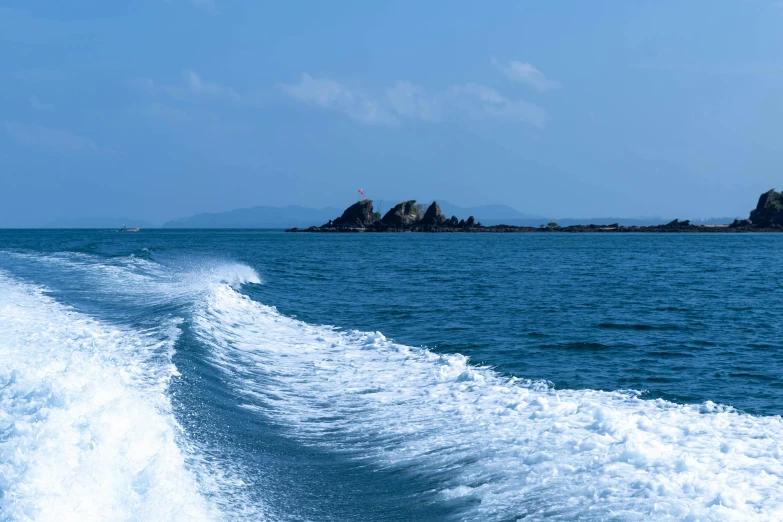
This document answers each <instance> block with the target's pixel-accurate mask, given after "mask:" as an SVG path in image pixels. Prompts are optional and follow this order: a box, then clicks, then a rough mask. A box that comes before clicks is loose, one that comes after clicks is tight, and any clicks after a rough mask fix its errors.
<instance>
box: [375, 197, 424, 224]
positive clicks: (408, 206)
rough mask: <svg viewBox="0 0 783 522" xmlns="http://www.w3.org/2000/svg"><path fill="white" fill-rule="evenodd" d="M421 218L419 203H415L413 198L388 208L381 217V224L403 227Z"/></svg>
mask: <svg viewBox="0 0 783 522" xmlns="http://www.w3.org/2000/svg"><path fill="white" fill-rule="evenodd" d="M420 219H421V205H417V204H416V200H415V199H411V200H408V201H403V202H402V203H398V204H396V205H395V206H394V208H392V209H391V210H389V211H388V212H387V213H386V215H385V216H383V219H381V224H382V225H387V226H392V227H405V226H408V225H412V224H414V223H415V222H416V221H419V220H420Z"/></svg>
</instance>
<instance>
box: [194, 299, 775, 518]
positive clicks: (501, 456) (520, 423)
mask: <svg viewBox="0 0 783 522" xmlns="http://www.w3.org/2000/svg"><path fill="white" fill-rule="evenodd" d="M193 321H194V328H195V329H196V330H197V332H198V333H199V335H200V336H201V337H202V339H203V341H204V342H205V343H206V344H208V345H209V346H210V347H211V353H212V362H213V364H214V365H216V366H217V367H219V368H220V369H221V370H222V371H223V372H225V374H226V375H228V376H229V377H230V378H231V382H232V383H233V386H234V387H235V389H236V391H237V392H238V393H239V394H241V396H243V397H244V398H245V399H244V400H245V407H247V408H249V409H252V410H254V411H257V412H259V413H260V414H263V415H268V416H270V417H271V418H273V419H275V420H276V421H277V422H279V423H281V424H283V425H285V426H288V427H289V428H290V429H291V430H292V432H293V433H295V436H296V437H298V438H299V439H300V440H301V441H303V442H304V443H306V444H312V445H317V446H319V447H324V448H327V449H329V450H330V451H336V452H343V453H345V454H346V455H348V456H350V457H351V458H355V459H359V460H362V461H365V462H367V463H371V464H372V465H374V466H378V467H382V468H391V469H397V470H400V471H401V472H404V473H410V474H413V475H416V476H418V477H422V476H423V477H426V478H427V479H428V480H429V481H430V482H431V483H432V484H433V488H435V489H436V490H437V491H438V492H439V495H440V497H441V499H442V500H443V501H444V502H449V503H452V504H454V505H455V506H461V507H460V510H461V511H460V512H461V517H464V518H469V519H476V520H511V519H519V518H525V517H532V518H559V519H564V520H574V519H580V520H606V519H618V520H637V519H650V518H653V519H665V518H673V519H678V520H747V519H753V520H780V519H783V448H781V445H780V441H781V437H782V436H783V422H782V421H781V419H780V418H779V417H761V418H759V417H753V416H749V415H745V414H740V413H738V412H736V411H733V410H732V409H730V408H726V407H721V406H717V405H715V404H712V403H710V402H707V403H705V404H702V405H678V404H674V403H670V402H666V401H664V400H641V399H639V398H638V397H637V396H636V395H635V394H633V393H621V392H602V391H596V390H555V389H552V388H551V387H549V386H547V385H546V384H544V383H537V382H530V381H525V380H520V379H515V378H507V377H504V376H501V375H499V374H497V373H495V372H493V371H492V370H491V369H488V368H482V367H476V366H472V365H470V364H469V362H468V360H467V358H466V357H464V356H462V355H458V354H456V355H438V354H435V353H433V352H431V351H428V350H426V349H421V348H413V347H409V346H404V345H400V344H397V343H394V342H392V341H390V340H388V339H386V338H385V337H384V336H383V335H381V334H380V333H366V332H341V331H338V330H336V329H334V328H331V327H328V326H314V325H310V324H306V323H303V322H300V321H297V320H294V319H291V318H288V317H284V316H282V315H280V314H279V313H278V312H277V311H276V310H275V309H274V308H270V307H268V306H264V305H263V304H260V303H258V302H255V301H253V300H251V299H250V298H248V297H247V296H244V295H242V294H240V293H238V292H237V291H236V290H234V289H232V288H230V287H228V286H226V285H221V286H217V287H214V288H213V291H212V292H211V293H209V294H208V295H207V296H206V297H205V299H204V301H203V303H202V306H201V307H200V308H199V309H197V311H196V312H195V315H194V318H193Z"/></svg>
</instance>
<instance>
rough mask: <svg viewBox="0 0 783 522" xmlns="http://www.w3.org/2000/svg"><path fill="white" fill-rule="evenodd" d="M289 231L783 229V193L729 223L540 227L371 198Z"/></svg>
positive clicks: (770, 195)
mask: <svg viewBox="0 0 783 522" xmlns="http://www.w3.org/2000/svg"><path fill="white" fill-rule="evenodd" d="M289 231H290V232H548V233H558V232H572V233H573V232H758V231H770V232H773V231H783V195H781V194H780V193H778V192H775V190H770V191H768V192H765V193H764V194H762V195H761V197H760V198H759V201H758V204H757V205H756V208H755V210H753V211H752V212H751V213H750V219H742V220H740V219H736V220H734V222H733V223H732V224H726V225H694V224H693V223H691V222H690V221H689V220H683V221H680V220H679V219H675V220H674V221H671V222H669V223H666V224H665V225H655V226H621V225H620V224H619V223H613V224H611V225H573V226H568V227H560V226H558V225H557V223H555V222H551V223H549V225H541V226H540V227H518V226H511V225H494V226H489V227H485V226H482V225H481V223H478V222H476V220H475V219H474V218H473V216H470V217H468V219H465V220H462V219H457V218H456V217H455V216H451V218H449V219H446V217H445V216H444V215H443V214H442V213H441V209H440V206H439V205H438V204H437V202H434V201H433V202H432V204H431V205H430V206H429V207H427V209H426V210H424V207H423V206H422V205H419V204H417V203H416V201H415V200H412V199H411V200H408V201H403V202H402V203H399V204H397V205H395V206H394V207H393V208H392V209H391V210H389V211H388V212H387V213H386V215H384V216H383V218H381V215H380V214H379V213H377V212H374V211H373V206H372V201H369V200H364V201H359V202H357V203H354V204H353V205H351V206H350V207H348V208H347V209H345V212H343V214H342V216H340V217H339V218H337V219H334V220H331V221H329V222H328V223H326V224H324V225H322V226H320V227H315V226H314V227H310V228H308V229H306V230H300V229H298V228H292V229H290V230H289Z"/></svg>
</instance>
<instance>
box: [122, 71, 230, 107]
mask: <svg viewBox="0 0 783 522" xmlns="http://www.w3.org/2000/svg"><path fill="white" fill-rule="evenodd" d="M131 85H132V86H133V87H134V88H135V89H138V90H140V91H144V92H146V93H147V94H150V95H153V96H158V95H160V94H165V95H166V96H169V97H171V98H174V99H176V100H180V101H191V102H195V101H198V100H204V99H215V100H228V101H236V102H239V101H243V100H244V97H243V96H240V95H239V94H237V92H236V91H234V90H233V89H231V88H229V87H224V86H222V85H219V84H217V83H213V82H207V81H204V80H202V79H201V77H200V76H199V75H198V74H197V73H195V72H194V71H191V70H190V69H186V70H184V71H182V84H180V85H166V84H161V83H158V82H156V81H155V80H153V79H152V78H135V79H133V80H132V81H131Z"/></svg>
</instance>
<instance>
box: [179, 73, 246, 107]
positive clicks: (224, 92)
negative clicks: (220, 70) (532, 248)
mask: <svg viewBox="0 0 783 522" xmlns="http://www.w3.org/2000/svg"><path fill="white" fill-rule="evenodd" d="M182 76H183V78H184V79H185V83H186V84H187V85H188V87H189V88H190V92H192V93H194V94H198V95H203V96H216V97H226V98H231V99H233V100H238V99H239V95H238V94H237V93H236V92H234V90H233V89H230V88H228V87H223V86H221V85H218V84H216V83H211V82H205V81H203V80H202V79H201V77H200V76H199V75H198V74H196V73H194V72H193V71H191V70H185V71H183V72H182Z"/></svg>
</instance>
